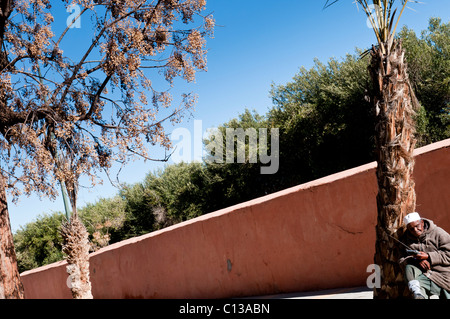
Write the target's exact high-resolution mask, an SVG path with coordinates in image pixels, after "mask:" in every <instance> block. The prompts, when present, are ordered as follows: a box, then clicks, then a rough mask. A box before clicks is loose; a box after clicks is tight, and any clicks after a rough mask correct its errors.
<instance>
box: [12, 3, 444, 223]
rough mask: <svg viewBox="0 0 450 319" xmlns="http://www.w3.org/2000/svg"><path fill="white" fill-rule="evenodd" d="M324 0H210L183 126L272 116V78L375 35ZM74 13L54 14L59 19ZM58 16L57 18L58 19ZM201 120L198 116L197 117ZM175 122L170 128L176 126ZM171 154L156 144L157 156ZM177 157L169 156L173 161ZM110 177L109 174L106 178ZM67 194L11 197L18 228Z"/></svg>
mask: <svg viewBox="0 0 450 319" xmlns="http://www.w3.org/2000/svg"><path fill="white" fill-rule="evenodd" d="M324 3H325V0H276V1H268V0H207V10H206V12H207V13H210V12H212V13H213V15H214V18H215V20H216V24H217V26H216V28H215V35H214V38H213V39H208V42H207V47H208V49H209V53H208V72H201V73H197V78H196V82H195V83H191V84H186V83H183V82H182V81H176V82H175V87H174V89H172V94H173V95H174V96H177V95H180V94H181V93H183V92H191V91H192V92H195V93H196V94H198V97H199V99H198V103H197V105H196V107H195V110H194V112H193V113H192V117H190V118H185V120H184V121H183V122H182V123H181V124H179V125H177V127H184V128H187V129H188V130H189V131H191V132H192V135H193V134H194V133H193V132H194V129H193V125H194V120H201V121H202V122H201V124H202V129H203V131H204V130H206V129H207V128H210V127H216V126H218V125H220V124H222V123H224V122H227V121H229V120H230V119H232V118H235V117H237V116H238V114H240V113H242V112H243V111H244V110H245V108H248V109H255V110H256V111H258V113H260V114H265V113H266V112H267V111H268V110H269V109H270V107H271V100H270V97H269V90H270V87H271V84H272V83H275V84H284V83H286V82H289V81H290V80H291V79H292V77H293V76H294V75H295V74H296V73H297V72H298V70H299V68H300V67H301V66H305V67H307V68H309V67H312V66H313V63H314V58H318V59H319V60H320V61H322V62H326V61H328V59H330V58H331V57H335V58H340V57H343V56H345V54H347V53H352V54H353V53H354V52H355V48H356V47H358V48H369V47H370V46H371V44H372V43H374V42H375V36H374V34H373V32H372V30H371V29H369V28H368V27H367V26H366V17H365V15H364V14H363V12H362V11H361V9H360V10H359V11H358V9H357V7H356V5H355V4H354V3H353V0H341V1H339V2H338V3H336V4H334V5H333V6H331V7H329V8H327V9H326V10H323V5H324ZM410 7H411V8H412V9H413V10H406V11H405V13H404V16H403V18H402V21H401V26H403V25H407V26H408V27H409V28H411V29H414V30H415V31H416V32H417V33H419V32H420V31H422V30H425V29H426V28H427V26H428V20H429V18H430V17H441V18H442V19H443V20H444V21H445V22H448V21H449V17H450V1H448V0H432V1H431V0H430V1H427V2H424V3H422V4H414V3H412V4H410ZM69 14H70V13H67V12H65V10H64V9H62V10H59V12H54V15H55V16H57V17H58V18H59V20H60V21H65V20H66V18H67V17H68V16H69ZM57 21H58V19H56V20H55V22H57ZM69 32H73V36H74V38H76V37H80V38H82V37H83V36H84V35H85V32H86V30H83V24H82V25H81V28H80V29H71V30H70V31H69ZM197 123H199V122H197ZM175 128H176V127H172V126H167V130H168V131H169V132H170V131H172V130H173V129H175ZM163 154H164V152H161V151H160V150H154V155H155V156H159V157H161V156H163ZM170 163H171V162H170V161H169V164H170ZM163 166H164V164H161V163H156V162H145V163H144V162H143V161H138V162H133V163H130V164H129V165H128V166H127V167H125V168H124V169H122V171H121V173H120V175H119V178H120V181H121V182H124V183H136V182H140V181H142V180H143V178H144V177H145V175H146V174H147V173H149V172H151V171H154V170H155V169H157V168H158V167H163ZM103 177H104V176H103ZM104 178H105V180H104V185H98V186H96V187H95V188H92V189H80V194H79V207H82V206H84V205H85V204H86V203H93V202H95V201H96V200H98V199H99V198H101V197H106V198H107V197H112V196H114V195H115V194H117V192H118V190H117V189H116V188H114V187H112V186H111V185H110V183H109V181H108V180H107V179H106V177H104ZM63 209H64V206H63V202H62V199H61V198H57V199H56V201H50V200H48V199H45V198H43V199H39V198H38V197H36V196H32V197H29V198H27V197H24V198H21V199H20V201H19V203H18V204H17V205H16V204H13V203H11V202H9V212H10V219H11V225H12V229H13V231H16V230H17V229H18V228H19V227H20V226H21V225H25V224H26V223H27V222H30V221H32V220H34V219H35V218H36V217H37V216H38V215H41V214H43V213H51V212H53V211H63Z"/></svg>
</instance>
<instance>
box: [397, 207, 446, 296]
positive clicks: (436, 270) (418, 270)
mask: <svg viewBox="0 0 450 319" xmlns="http://www.w3.org/2000/svg"><path fill="white" fill-rule="evenodd" d="M404 223H405V225H406V227H407V231H406V232H405V234H404V237H403V238H402V239H403V242H404V243H405V244H406V245H407V246H409V247H411V249H413V250H417V251H418V253H413V254H412V255H409V256H408V257H406V258H404V260H405V261H406V262H407V265H406V267H405V278H406V281H407V282H408V287H409V290H410V291H411V292H412V294H413V297H414V299H428V298H429V296H431V295H438V296H439V297H440V298H443V299H450V235H449V234H448V233H447V232H446V231H445V230H443V229H442V228H440V227H438V226H436V225H435V224H434V223H433V221H431V220H429V219H425V218H421V217H420V216H419V214H418V213H411V214H408V215H406V217H405V218H404Z"/></svg>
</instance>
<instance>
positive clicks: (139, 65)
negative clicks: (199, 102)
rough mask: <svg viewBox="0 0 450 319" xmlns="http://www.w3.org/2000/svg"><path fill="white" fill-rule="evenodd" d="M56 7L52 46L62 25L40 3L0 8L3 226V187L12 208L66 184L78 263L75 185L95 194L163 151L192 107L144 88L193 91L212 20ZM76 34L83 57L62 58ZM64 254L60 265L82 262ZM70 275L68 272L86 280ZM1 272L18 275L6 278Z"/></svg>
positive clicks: (181, 12)
mask: <svg viewBox="0 0 450 319" xmlns="http://www.w3.org/2000/svg"><path fill="white" fill-rule="evenodd" d="M61 3H62V4H64V6H61V8H62V10H65V8H66V7H67V6H69V5H71V6H72V8H78V9H79V10H74V11H75V13H76V14H74V16H73V19H72V20H70V19H68V20H69V21H67V24H65V23H66V21H64V24H65V25H64V26H63V27H62V31H61V33H60V34H58V35H55V34H54V31H53V29H58V28H59V29H61V25H56V23H55V17H54V16H53V15H52V12H53V11H54V10H55V9H54V8H52V7H51V4H50V1H49V0H5V1H2V3H1V12H0V41H1V43H0V45H1V55H0V158H1V166H0V169H1V171H0V172H1V174H0V178H1V183H0V195H1V198H2V201H1V202H0V205H1V214H2V215H1V216H0V217H1V220H9V217H8V211H7V205H6V188H8V189H9V191H10V192H11V195H12V196H13V199H17V198H18V197H19V196H20V195H22V194H25V195H27V194H30V193H32V192H37V193H39V194H43V195H45V196H48V197H50V198H55V196H56V195H57V193H58V189H59V188H58V187H57V184H58V183H59V184H60V185H64V187H66V188H67V192H68V193H69V197H70V199H71V204H72V205H71V206H72V210H73V213H72V217H71V218H70V220H69V221H68V222H69V223H68V226H67V227H66V230H65V231H64V233H65V234H66V237H67V238H66V244H65V247H66V250H67V251H70V250H72V251H73V250H74V249H75V248H74V247H75V246H76V245H75V244H74V243H75V242H77V243H81V246H77V247H79V248H80V249H79V251H80V254H81V252H83V253H85V254H86V249H84V248H82V247H83V245H84V242H85V239H84V238H85V236H84V235H83V230H82V228H84V226H82V224H81V225H80V222H79V220H78V218H77V213H76V197H77V196H76V194H77V190H78V183H79V180H80V177H82V176H84V177H87V178H89V180H90V181H91V182H92V184H95V183H96V182H97V181H98V180H99V177H98V175H99V172H101V171H105V172H109V170H110V169H111V166H112V164H113V163H119V164H121V165H125V164H126V163H128V162H129V161H130V160H132V159H133V158H134V157H136V156H141V157H143V158H145V159H149V160H152V159H153V158H152V157H151V155H150V154H149V146H152V145H153V146H155V145H157V146H161V147H163V148H166V149H169V148H170V140H169V138H168V136H167V135H166V133H165V130H164V127H163V122H164V121H172V122H178V121H179V120H180V119H181V117H182V116H183V114H184V113H185V111H186V110H188V109H190V108H191V107H192V106H193V105H194V103H195V96H194V95H192V94H184V95H183V96H182V102H181V103H180V105H179V106H177V107H173V106H172V96H171V95H170V93H169V91H168V90H164V91H161V90H159V91H158V90H156V89H155V88H154V86H153V84H152V78H153V77H156V76H161V77H163V78H164V79H165V80H167V81H168V83H169V86H173V81H174V79H175V78H176V77H182V78H183V79H184V80H186V81H188V82H191V81H193V80H194V78H195V72H196V71H197V70H206V58H205V57H206V49H205V43H206V40H205V39H206V37H207V36H212V32H213V27H214V20H213V18H212V16H211V15H205V14H203V12H204V10H205V6H206V0H184V1H183V0H158V1H156V0H155V1H144V0H76V1H75V0H74V1H72V2H70V1H61ZM61 3H58V4H59V5H61ZM77 24H81V27H82V28H83V30H85V32H86V37H87V38H86V41H85V42H82V43H79V44H77V45H78V48H79V49H80V52H82V53H81V54H79V53H75V52H73V50H72V51H71V50H68V49H65V47H66V46H68V44H70V43H69V41H70V34H71V31H72V30H71V27H72V26H77ZM57 27H58V28H57ZM3 198H5V200H3ZM0 227H1V228H0V235H1V239H0V241H1V246H0V247H1V251H0V278H2V280H3V286H4V287H6V288H4V289H3V288H0V296H2V295H1V291H2V289H3V290H4V291H5V293H4V297H22V296H23V291H22V288H21V286H20V278H19V275H18V272H17V267H16V266H15V265H14V264H15V256H13V255H14V254H13V252H14V248H13V243H12V236H11V230H10V229H9V223H5V222H2V223H0ZM80 227H81V228H80ZM77 236H78V239H76V238H75V237H77ZM71 239H73V241H70V240H71ZM74 245H75V246H74ZM70 247H72V248H70ZM77 249H78V248H77ZM5 252H11V253H7V255H8V256H11V257H10V258H9V261H8V263H9V264H8V265H11V267H12V268H11V267H10V266H4V260H2V259H4V258H5V257H4V256H5ZM68 255H69V257H68V263H69V266H70V265H72V264H73V265H76V264H77V261H76V260H86V258H84V259H83V258H77V257H76V256H79V255H74V256H71V255H70V253H69V254H68ZM77 267H78V268H77V269H75V270H73V271H74V272H80V271H81V273H82V272H83V269H86V266H85V264H83V265H78V266H77ZM10 268H11V269H13V268H15V269H14V270H13V271H11V272H8V273H7V272H6V271H9V270H8V269H10ZM72 268H73V267H72ZM81 277H83V275H81ZM81 277H80V278H81ZM72 279H73V278H72ZM83 280H85V281H86V278H85V279H83ZM87 282H88V277H87V281H86V283H87ZM0 284H1V282H0ZM77 285H78V284H75V285H73V286H77ZM80 285H81V284H80ZM10 286H11V287H12V286H13V287H15V288H11V289H10V288H8V287H10ZM78 286H79V285H78ZM88 286H90V284H87V286H86V287H88ZM0 287H2V286H0ZM72 292H73V295H74V297H80V296H81V297H83V296H84V297H86V296H88V297H89V294H86V295H84V294H79V295H78V294H76V293H74V290H73V289H72Z"/></svg>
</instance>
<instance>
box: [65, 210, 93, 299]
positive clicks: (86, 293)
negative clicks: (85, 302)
mask: <svg viewBox="0 0 450 319" xmlns="http://www.w3.org/2000/svg"><path fill="white" fill-rule="evenodd" d="M61 234H62V237H63V240H64V245H63V252H64V253H65V254H67V258H66V260H67V263H68V265H67V273H68V274H69V278H70V287H69V288H70V290H71V291H72V297H73V298H74V299H92V298H93V296H92V292H91V282H90V279H89V247H90V246H89V237H88V236H89V234H88V232H87V231H86V228H85V227H84V225H83V223H82V222H81V221H80V220H79V219H78V216H77V214H76V213H75V214H72V217H71V218H70V221H69V222H66V223H64V224H63V225H62V227H61Z"/></svg>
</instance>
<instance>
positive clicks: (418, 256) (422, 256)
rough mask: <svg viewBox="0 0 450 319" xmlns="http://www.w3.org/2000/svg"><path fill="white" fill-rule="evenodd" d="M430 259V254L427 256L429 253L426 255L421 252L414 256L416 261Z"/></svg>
mask: <svg viewBox="0 0 450 319" xmlns="http://www.w3.org/2000/svg"><path fill="white" fill-rule="evenodd" d="M429 257H430V256H428V254H427V253H424V252H423V251H421V252H419V253H418V254H416V255H415V256H414V258H415V259H418V260H427V259H428V258H429Z"/></svg>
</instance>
